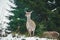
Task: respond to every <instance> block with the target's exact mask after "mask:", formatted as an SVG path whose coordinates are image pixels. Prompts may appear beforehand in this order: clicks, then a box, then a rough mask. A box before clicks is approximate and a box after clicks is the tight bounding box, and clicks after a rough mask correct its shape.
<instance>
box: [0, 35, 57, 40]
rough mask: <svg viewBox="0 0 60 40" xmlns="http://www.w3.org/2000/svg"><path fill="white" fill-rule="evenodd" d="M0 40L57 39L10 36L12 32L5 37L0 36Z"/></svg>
mask: <svg viewBox="0 0 60 40" xmlns="http://www.w3.org/2000/svg"><path fill="white" fill-rule="evenodd" d="M0 40H57V39H48V38H39V37H35V36H34V37H25V35H23V36H21V37H18V38H17V37H12V34H9V35H8V36H7V37H0Z"/></svg>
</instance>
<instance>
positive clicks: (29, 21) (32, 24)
mask: <svg viewBox="0 0 60 40" xmlns="http://www.w3.org/2000/svg"><path fill="white" fill-rule="evenodd" d="M31 13H32V11H30V12H27V11H26V14H25V16H26V17H27V22H26V28H27V30H28V32H29V35H30V36H31V33H33V36H34V32H35V28H36V24H35V22H34V21H33V20H32V19H31Z"/></svg>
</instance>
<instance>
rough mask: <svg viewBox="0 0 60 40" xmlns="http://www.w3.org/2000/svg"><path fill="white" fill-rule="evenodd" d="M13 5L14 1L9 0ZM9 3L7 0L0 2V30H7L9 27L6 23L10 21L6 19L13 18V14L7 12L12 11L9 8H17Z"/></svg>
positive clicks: (0, 0)
mask: <svg viewBox="0 0 60 40" xmlns="http://www.w3.org/2000/svg"><path fill="white" fill-rule="evenodd" d="M11 1H12V2H13V3H14V0H11ZM13 3H11V2H10V1H9V0H0V29H1V28H7V27H8V26H9V25H8V24H7V23H9V22H10V20H9V19H8V18H7V17H9V16H10V15H12V16H14V14H13V13H11V12H9V11H8V10H14V9H12V8H11V7H10V5H11V6H12V7H17V6H16V5H14V4H13Z"/></svg>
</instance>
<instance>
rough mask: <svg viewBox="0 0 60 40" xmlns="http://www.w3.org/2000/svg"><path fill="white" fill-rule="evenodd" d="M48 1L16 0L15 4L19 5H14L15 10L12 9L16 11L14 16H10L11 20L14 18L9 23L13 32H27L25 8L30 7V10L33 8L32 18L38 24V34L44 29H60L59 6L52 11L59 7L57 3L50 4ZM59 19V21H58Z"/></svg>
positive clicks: (36, 32)
mask: <svg viewBox="0 0 60 40" xmlns="http://www.w3.org/2000/svg"><path fill="white" fill-rule="evenodd" d="M50 1H51V0H50ZM47 2H48V0H38V1H37V0H14V4H15V5H17V7H16V8H14V7H12V8H13V9H15V10H13V11H11V12H12V13H14V16H10V17H9V19H10V20H13V21H11V22H10V23H9V24H10V28H9V29H10V30H12V31H13V32H20V33H26V32H27V30H26V26H25V25H26V17H25V12H24V10H25V9H26V8H28V10H33V13H32V17H31V18H32V19H33V20H34V21H35V23H36V25H37V26H36V31H35V34H36V35H40V34H41V33H42V32H43V31H59V27H58V28H57V26H58V24H60V22H59V19H60V18H59V16H58V15H59V13H58V12H59V8H58V9H57V10H56V11H54V12H52V11H51V10H52V9H54V8H55V7H57V3H56V4H54V5H52V4H51V5H49V4H48V3H47ZM53 6H54V7H53ZM52 7H53V8H52ZM57 20H58V23H57V22H56V21H57ZM18 29H19V30H18ZM57 29H58V30H57Z"/></svg>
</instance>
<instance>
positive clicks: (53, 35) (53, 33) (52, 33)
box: [43, 31, 60, 39]
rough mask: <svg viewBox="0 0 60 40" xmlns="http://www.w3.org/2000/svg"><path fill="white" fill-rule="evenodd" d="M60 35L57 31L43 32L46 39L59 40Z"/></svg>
mask: <svg viewBox="0 0 60 40" xmlns="http://www.w3.org/2000/svg"><path fill="white" fill-rule="evenodd" d="M59 35H60V34H59V33H58V32H56V31H46V32H43V36H44V37H46V38H52V39H57V38H58V37H59Z"/></svg>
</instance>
